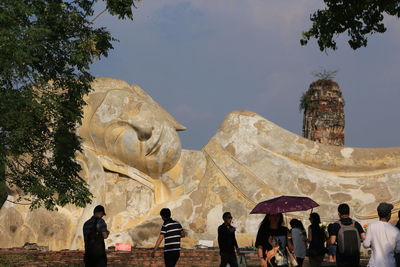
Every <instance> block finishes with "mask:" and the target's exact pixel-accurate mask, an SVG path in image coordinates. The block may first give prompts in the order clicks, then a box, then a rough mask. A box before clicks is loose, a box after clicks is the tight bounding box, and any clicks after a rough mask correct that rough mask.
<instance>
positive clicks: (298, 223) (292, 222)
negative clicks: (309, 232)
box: [290, 219, 305, 230]
mask: <svg viewBox="0 0 400 267" xmlns="http://www.w3.org/2000/svg"><path fill="white" fill-rule="evenodd" d="M290 226H291V227H292V228H299V229H301V230H305V229H304V225H303V223H302V222H301V221H300V220H298V219H291V220H290Z"/></svg>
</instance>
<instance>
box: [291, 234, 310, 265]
mask: <svg viewBox="0 0 400 267" xmlns="http://www.w3.org/2000/svg"><path fill="white" fill-rule="evenodd" d="M304 239H305V234H304V231H303V230H301V229H299V228H292V240H293V246H294V255H295V256H296V257H298V258H305V257H306V250H307V247H306V242H305V240H304Z"/></svg>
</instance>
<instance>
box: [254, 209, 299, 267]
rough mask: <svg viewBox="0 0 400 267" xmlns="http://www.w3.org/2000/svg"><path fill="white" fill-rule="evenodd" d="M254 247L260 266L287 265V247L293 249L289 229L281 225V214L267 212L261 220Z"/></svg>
mask: <svg viewBox="0 0 400 267" xmlns="http://www.w3.org/2000/svg"><path fill="white" fill-rule="evenodd" d="M256 248H257V252H258V257H259V258H260V265H261V267H267V266H268V267H270V266H272V267H276V266H279V267H287V266H289V258H288V253H287V249H289V250H290V251H293V244H292V242H291V239H290V238H289V230H288V228H287V227H284V226H283V215H282V213H279V214H267V215H265V218H264V220H263V221H262V222H261V224H260V227H259V229H258V233H257V238H256Z"/></svg>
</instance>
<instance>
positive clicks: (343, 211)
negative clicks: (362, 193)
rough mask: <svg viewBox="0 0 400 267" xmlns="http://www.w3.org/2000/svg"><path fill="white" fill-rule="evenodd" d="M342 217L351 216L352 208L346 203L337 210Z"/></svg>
mask: <svg viewBox="0 0 400 267" xmlns="http://www.w3.org/2000/svg"><path fill="white" fill-rule="evenodd" d="M337 210H338V212H339V214H340V215H349V214H350V207H349V205H347V204H346V203H342V204H340V205H339V206H338V208H337Z"/></svg>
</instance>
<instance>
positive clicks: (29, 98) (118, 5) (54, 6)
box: [0, 0, 139, 209]
mask: <svg viewBox="0 0 400 267" xmlns="http://www.w3.org/2000/svg"><path fill="white" fill-rule="evenodd" d="M102 1H104V2H106V10H107V11H108V12H109V13H110V14H112V15H115V16H117V17H118V18H120V19H132V18H133V16H132V9H133V8H134V7H135V2H137V1H139V0H102ZM96 2H99V0H2V1H1V2H0V25H1V27H0V200H1V199H3V201H4V190H5V187H4V185H5V184H6V183H7V185H8V187H15V188H18V190H20V191H21V192H22V193H23V194H25V196H27V197H29V201H30V205H31V208H37V207H40V206H44V207H45V208H47V209H53V208H55V206H56V205H59V206H64V205H66V204H69V203H72V204H75V205H77V206H80V207H84V206H85V205H86V204H87V203H90V201H91V199H90V197H91V194H90V192H89V189H88V187H87V184H86V183H85V181H84V180H83V179H81V178H80V177H79V175H78V173H79V171H80V166H79V164H78V163H77V162H76V161H75V155H76V153H77V152H79V151H81V147H80V139H79V137H78V136H77V134H76V127H77V125H79V123H80V121H81V117H82V106H83V104H84V101H83V96H84V95H85V94H87V93H88V92H89V91H90V89H91V88H90V82H91V81H92V80H93V77H92V75H91V74H90V72H89V68H90V65H91V64H92V63H93V61H94V60H96V59H98V58H100V57H103V56H107V55H108V52H109V50H110V49H112V48H113V47H112V42H113V41H114V40H115V39H114V38H113V37H112V36H111V34H110V33H109V32H108V31H107V29H105V28H99V27H96V26H95V25H94V24H93V15H94V8H93V6H94V4H95V3H96ZM1 185H2V186H1ZM2 204H3V202H0V207H1V206H2Z"/></svg>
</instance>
